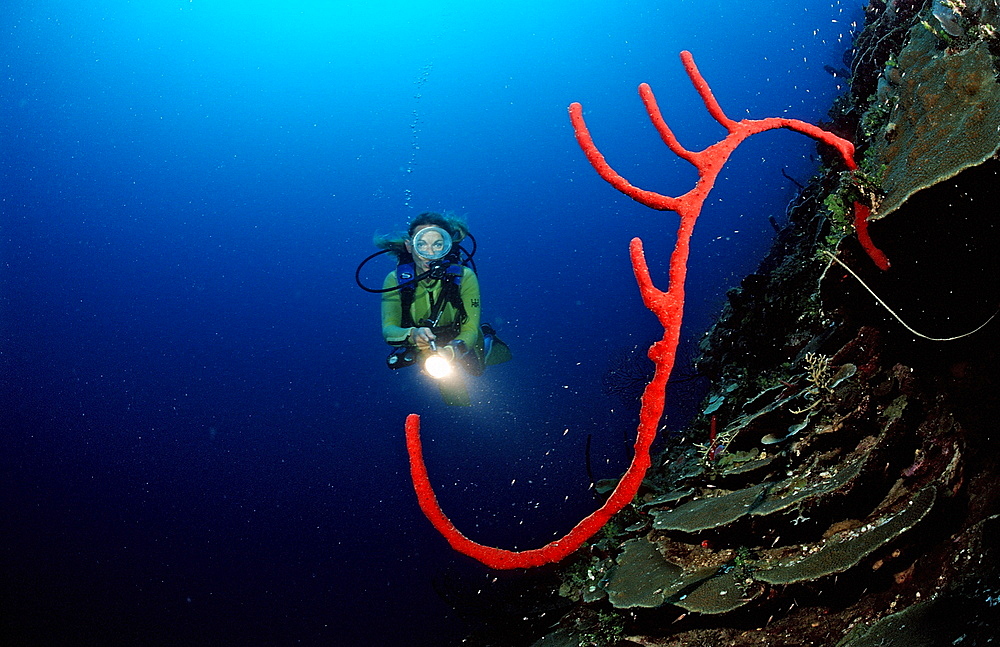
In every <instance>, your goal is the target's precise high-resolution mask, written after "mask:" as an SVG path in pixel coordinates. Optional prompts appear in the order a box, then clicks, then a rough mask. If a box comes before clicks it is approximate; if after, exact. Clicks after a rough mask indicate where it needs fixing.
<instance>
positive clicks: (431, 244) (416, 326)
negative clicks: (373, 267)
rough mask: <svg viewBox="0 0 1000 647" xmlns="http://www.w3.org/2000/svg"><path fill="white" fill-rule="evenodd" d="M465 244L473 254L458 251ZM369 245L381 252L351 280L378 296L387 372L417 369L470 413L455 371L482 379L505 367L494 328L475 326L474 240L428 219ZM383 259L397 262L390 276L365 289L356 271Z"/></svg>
mask: <svg viewBox="0 0 1000 647" xmlns="http://www.w3.org/2000/svg"><path fill="white" fill-rule="evenodd" d="M466 238H468V239H469V240H470V241H471V242H472V250H471V251H466V250H465V249H464V248H463V247H462V246H461V243H462V241H464V240H465V239H466ZM375 245H376V247H379V248H381V251H378V252H376V253H374V254H372V255H371V256H369V257H368V258H366V259H365V260H364V261H362V262H361V264H360V265H359V266H358V270H357V272H356V273H355V280H356V281H357V283H358V285H359V286H360V287H361V288H362V289H364V290H366V291H368V292H376V293H381V294H382V336H383V337H384V338H385V341H386V343H388V344H389V345H391V346H394V347H395V348H394V349H393V350H392V352H391V353H389V356H388V357H387V358H386V364H387V365H388V366H389V368H391V369H400V368H406V367H407V366H412V365H413V364H417V363H419V364H420V365H421V366H422V367H423V369H424V371H425V372H426V373H427V374H429V375H430V376H431V377H434V378H436V381H437V384H438V388H439V390H440V392H441V395H442V396H443V397H444V400H445V402H446V403H448V404H451V405H458V406H468V405H469V404H470V399H469V393H468V390H467V389H466V387H465V384H464V382H463V381H462V380H461V379H456V377H457V376H455V375H454V374H453V366H454V365H456V364H457V365H458V366H461V367H462V368H463V369H464V371H465V372H466V373H468V374H469V375H482V373H483V371H484V370H485V368H486V367H487V366H490V365H493V364H499V363H501V362H506V361H507V360H509V359H511V354H510V350H509V349H508V348H507V345H506V344H504V343H503V342H502V341H500V340H499V339H498V338H497V336H496V332H495V331H494V330H493V328H492V326H490V325H489V324H481V323H480V298H479V278H478V277H477V276H476V272H475V263H474V261H473V260H472V257H473V255H474V254H475V250H476V246H475V245H476V240H475V238H474V237H473V236H472V235H471V234H470V233H469V231H468V228H467V227H466V225H465V223H463V222H462V221H461V220H459V219H458V218H455V217H449V216H445V215H442V214H439V213H434V212H427V213H422V214H420V215H419V216H417V217H416V218H415V219H414V220H413V222H411V223H410V226H409V230H408V232H407V237H406V238H404V237H403V236H397V237H384V236H382V237H379V236H377V237H376V239H375ZM385 253H389V254H392V255H393V256H395V257H396V262H397V265H396V269H395V270H393V271H391V272H389V274H388V276H386V277H385V281H384V283H383V285H382V288H381V289H375V288H369V287H367V286H365V285H364V284H363V283H362V282H361V268H362V267H364V265H365V264H366V263H368V261H370V260H371V259H373V258H375V257H376V256H379V255H381V254H385Z"/></svg>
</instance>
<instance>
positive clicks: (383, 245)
mask: <svg viewBox="0 0 1000 647" xmlns="http://www.w3.org/2000/svg"><path fill="white" fill-rule="evenodd" d="M424 225H433V226H434V227H440V228H441V229H444V230H445V231H447V232H448V233H449V234H450V235H451V239H452V241H454V243H455V244H456V245H457V244H458V243H459V242H461V241H462V240H463V239H464V238H465V237H466V236H467V235H468V233H469V226H468V225H467V224H465V219H464V218H462V217H460V216H457V215H455V214H453V213H443V214H442V213H437V212H434V211H425V212H424V213H422V214H420V215H418V216H417V217H416V218H414V219H413V220H412V221H411V222H410V225H409V227H408V228H407V231H406V234H375V241H374V242H375V247H378V248H379V249H386V250H389V252H390V253H391V254H392V255H393V256H395V257H396V261H397V262H399V263H403V262H407V261H409V260H410V254H409V252H407V251H406V241H408V240H409V239H410V238H412V237H413V234H415V233H417V229H419V228H420V227H422V226H424Z"/></svg>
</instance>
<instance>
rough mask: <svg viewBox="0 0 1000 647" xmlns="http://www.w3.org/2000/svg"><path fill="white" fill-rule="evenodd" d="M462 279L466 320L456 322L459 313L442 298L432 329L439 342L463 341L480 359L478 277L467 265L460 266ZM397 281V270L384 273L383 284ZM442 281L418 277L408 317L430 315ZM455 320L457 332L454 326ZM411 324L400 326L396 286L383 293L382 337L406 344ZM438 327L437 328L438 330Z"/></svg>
mask: <svg viewBox="0 0 1000 647" xmlns="http://www.w3.org/2000/svg"><path fill="white" fill-rule="evenodd" d="M462 270H463V271H462V280H461V285H460V286H459V290H460V292H459V294H460V295H461V298H462V305H463V306H464V308H465V315H466V317H465V320H464V321H461V322H459V319H460V318H461V313H459V312H458V310H457V309H456V308H455V306H454V305H452V304H451V303H448V302H447V301H446V302H445V305H444V307H443V308H442V311H441V317H440V319H438V322H437V326H436V327H435V329H434V333H435V334H436V335H437V336H438V339H437V343H438V344H439V345H441V346H443V345H444V344H447V343H448V342H450V341H453V340H455V339H461V340H462V341H463V342H465V346H466V348H468V349H469V350H470V351H474V352H475V353H476V356H477V357H478V358H479V359H480V361H482V357H483V333H482V331H481V330H480V328H479V313H480V303H479V279H478V277H476V273H475V272H473V271H472V270H471V269H469V268H467V267H463V268H462ZM397 285H399V282H398V279H397V278H396V271H395V270H393V271H392V272H389V275H388V276H386V277H385V282H384V283H383V285H382V287H383V288H393V287H396V286H397ZM441 288H442V282H441V281H439V280H435V279H424V280H423V281H420V282H419V283H418V284H417V285H416V288H415V290H414V293H413V304H412V305H411V306H410V317H411V320H412V321H413V322H414V324H419V322H420V321H421V320H423V319H427V318H428V317H430V315H431V309H432V308H433V307H434V303H435V302H436V301H437V299H438V298H439V296H440V294H441ZM456 322H458V323H459V325H458V326H457V332H456V330H455V328H456V326H455V324H456ZM410 330H412V328H404V327H403V313H402V302H401V297H400V291H399V290H392V291H390V292H384V293H383V294H382V336H383V337H384V338H385V341H386V342H387V343H389V344H392V345H394V346H402V345H409V343H408V341H407V340H408V338H409V334H410ZM439 331H440V332H439Z"/></svg>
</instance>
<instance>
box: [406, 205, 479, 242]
mask: <svg viewBox="0 0 1000 647" xmlns="http://www.w3.org/2000/svg"><path fill="white" fill-rule="evenodd" d="M424 225H433V226H435V227H440V228H441V229H444V230H445V231H446V232H448V233H449V234H450V235H451V240H452V242H454V243H455V244H458V243H460V242H462V239H464V238H465V236H466V234H468V233H469V226H468V225H466V224H465V220H464V219H463V218H460V217H459V216H456V215H455V214H453V213H437V212H434V211H425V212H424V213H422V214H420V215H419V216H417V217H416V218H414V219H413V222H411V223H410V227H409V229H408V230H407V233H408V234H409V235H410V238H412V237H413V234H415V233H417V229H418V228H420V227H422V226H424Z"/></svg>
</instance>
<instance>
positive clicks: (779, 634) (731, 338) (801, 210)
mask: <svg viewBox="0 0 1000 647" xmlns="http://www.w3.org/2000/svg"><path fill="white" fill-rule="evenodd" d="M945 10H947V12H950V13H947V12H945ZM995 25H1000V9H998V6H997V3H996V2H988V1H986V0H964V1H961V2H945V3H944V4H942V3H941V1H940V0H934V1H933V2H932V1H928V2H909V1H903V0H890V1H889V2H882V1H881V0H872V2H871V5H870V7H869V10H868V22H867V24H866V26H865V28H864V30H863V31H862V32H861V33H860V35H859V36H858V38H857V41H856V43H855V51H854V56H853V60H852V66H851V69H852V73H853V75H854V76H853V78H852V88H851V92H850V93H849V94H848V95H847V96H845V97H844V98H842V99H841V100H839V101H838V102H837V105H836V106H835V108H834V110H833V111H832V113H831V118H832V120H833V123H834V124H836V125H837V128H838V129H839V130H840V131H845V130H848V131H851V132H852V133H853V138H854V141H855V142H856V144H857V146H858V155H859V161H860V162H861V168H862V171H861V174H860V176H859V177H860V179H861V181H862V182H861V183H862V185H863V186H862V187H861V189H860V190H859V188H858V187H857V185H856V183H854V182H852V181H851V179H850V178H847V177H846V176H845V175H844V174H842V173H838V172H836V171H833V170H830V169H826V168H824V169H821V171H820V173H819V174H818V175H817V176H816V177H814V178H813V179H812V180H811V181H810V182H809V184H808V185H807V186H805V187H804V188H803V190H802V192H801V194H800V196H799V199H798V200H797V201H796V202H795V203H794V204H793V205H792V206H791V208H790V211H789V213H788V222H789V224H788V225H787V226H786V227H785V228H784V229H783V230H782V231H780V232H779V235H778V238H777V240H776V242H775V245H774V246H773V248H772V250H771V252H770V253H769V254H768V256H767V257H766V258H765V260H764V261H763V262H762V263H761V265H760V267H759V269H758V270H757V271H756V272H755V273H754V274H752V275H751V276H748V277H747V278H746V279H744V280H743V282H742V284H741V286H740V287H739V288H736V289H734V290H732V291H730V294H729V299H728V304H727V305H726V307H725V309H724V312H723V314H722V316H721V317H720V319H719V321H718V322H717V323H716V324H715V326H714V327H713V328H712V330H711V331H709V333H708V334H706V336H705V338H704V339H703V341H702V344H701V357H700V359H699V360H698V362H697V369H698V371H699V372H700V373H701V374H703V375H705V376H707V377H708V378H710V379H711V382H712V387H711V392H710V394H709V396H708V397H707V398H706V400H705V402H704V405H703V407H702V414H701V415H699V416H698V417H696V418H695V419H694V420H693V421H692V422H691V424H690V426H689V429H688V430H687V431H686V432H685V433H684V434H682V437H681V439H680V440H679V442H677V443H676V444H674V445H672V446H671V447H669V448H668V449H667V450H666V451H665V452H664V454H663V455H662V456H661V457H659V460H658V461H656V462H655V463H654V468H653V469H652V470H650V473H649V474H648V476H647V478H646V481H645V483H644V489H643V491H642V492H641V493H640V495H639V497H637V499H636V500H635V501H634V502H633V504H632V505H631V506H630V507H629V508H628V509H626V510H625V511H623V512H622V513H620V514H619V515H618V517H617V518H616V519H615V520H614V521H613V522H612V524H610V525H609V527H608V528H606V532H605V533H604V535H603V537H602V538H601V539H599V540H595V541H594V542H593V543H591V544H590V545H589V546H588V547H587V548H586V549H585V550H582V551H580V553H579V554H578V555H577V556H576V557H575V558H574V559H573V560H572V561H571V562H569V563H567V564H564V565H562V566H561V567H560V570H559V572H558V575H559V577H560V579H561V588H560V594H561V595H562V596H563V597H564V598H565V599H567V600H569V601H571V602H572V606H571V607H570V608H569V609H567V610H565V613H564V614H563V615H562V619H561V620H559V621H558V622H557V623H555V624H552V625H551V626H550V628H549V630H548V631H547V634H546V635H545V636H544V637H541V638H538V639H537V640H535V641H534V642H533V643H532V642H530V641H525V642H524V643H518V644H525V645H532V644H533V645H534V646H535V647H564V646H565V647H568V646H573V647H578V646H583V645H599V646H612V645H645V646H649V647H667V646H670V647H674V646H677V647H680V646H694V645H713V646H715V645H782V646H798V645H803V646H804V645H839V646H842V647H867V646H870V645H908V646H913V645H935V646H936V645H986V644H994V643H993V641H994V640H995V636H996V635H998V634H1000V561H998V549H997V548H996V546H997V545H998V544H997V542H996V532H997V529H998V525H1000V488H998V487H997V486H996V481H997V478H998V476H1000V461H998V456H1000V452H998V450H1000V435H998V434H997V433H996V431H995V430H996V427H997V424H998V422H997V421H998V420H1000V398H997V397H996V393H997V390H998V388H1000V368H998V367H1000V358H998V356H997V355H998V352H997V348H998V344H997V333H998V330H1000V320H998V321H993V322H992V323H990V324H988V325H986V326H985V327H983V328H982V329H980V330H978V332H976V333H975V334H972V335H969V336H960V335H961V333H964V332H967V331H970V330H972V329H975V328H976V327H977V326H979V325H980V324H982V323H983V322H985V321H987V320H989V319H990V317H991V316H993V315H994V314H995V313H996V311H997V309H998V306H1000V254H997V252H996V250H997V249H1000V220H998V218H997V217H996V214H995V213H994V212H995V211H996V209H997V206H996V205H998V204H1000V195H998V193H1000V178H998V173H1000V161H998V160H997V158H996V153H997V150H998V148H1000V134H998V133H1000V84H998V83H997V81H996V78H997V59H996V55H997V54H998V53H1000V47H998V46H1000V42H998V40H997V32H996V30H995V29H994V26H995ZM855 199H865V200H870V201H873V202H874V203H875V204H874V205H873V206H875V209H874V211H873V213H874V214H875V216H876V217H877V218H878V219H877V220H876V221H874V222H873V223H872V225H871V234H872V237H873V239H874V240H875V242H876V244H877V245H878V246H879V247H881V248H882V249H884V250H885V251H886V253H887V255H888V256H889V258H890V260H891V261H892V268H891V269H890V270H889V271H888V272H885V273H883V272H880V271H879V270H877V269H876V268H874V267H872V266H871V262H870V261H869V260H868V258H867V256H866V255H865V254H864V252H863V251H862V250H861V248H860V246H859V245H858V244H857V241H856V238H855V237H854V236H853V231H852V228H851V221H850V217H849V213H848V207H847V205H850V204H851V203H852V202H853V200H855ZM834 257H836V258H837V259H838V260H839V261H841V262H843V263H844V265H845V266H846V267H849V268H851V269H852V270H853V271H854V272H855V273H856V276H855V275H852V274H851V273H849V272H848V271H846V270H845V269H844V266H842V265H840V264H838V263H836V262H834V260H833V258H834ZM862 281H863V282H864V284H866V285H867V287H865V286H864V285H862ZM869 290H870V291H869ZM872 292H874V293H875V294H877V295H878V296H879V297H880V298H881V299H882V300H883V302H884V303H880V302H879V301H877V300H876V299H874V298H873V296H872ZM886 306H888V307H889V308H892V311H893V312H890V311H889V310H888V308H887V307H886ZM900 319H901V320H902V321H900ZM903 322H905V324H904V323H903ZM952 337H955V339H951V340H949V341H935V340H932V339H930V338H938V339H940V338H952ZM710 429H714V430H715V433H714V436H711V435H710ZM491 644H501V643H491Z"/></svg>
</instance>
